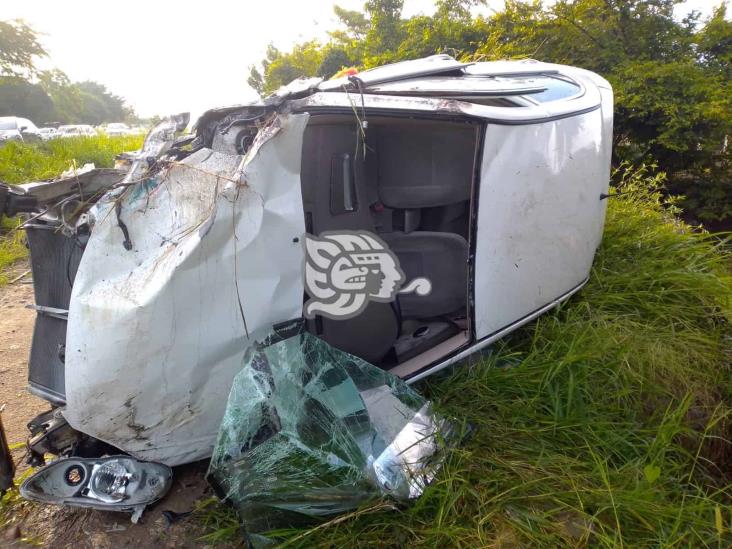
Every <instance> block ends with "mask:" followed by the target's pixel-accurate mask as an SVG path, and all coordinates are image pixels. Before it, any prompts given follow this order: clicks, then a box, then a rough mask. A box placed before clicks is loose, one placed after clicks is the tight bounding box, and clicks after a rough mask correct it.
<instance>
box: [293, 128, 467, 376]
mask: <svg viewBox="0 0 732 549" xmlns="http://www.w3.org/2000/svg"><path fill="white" fill-rule="evenodd" d="M361 128H362V126H361V125H360V123H359V122H358V121H355V120H354V116H353V115H350V116H348V115H344V116H337V115H314V116H312V117H311V119H310V122H309V124H308V127H307V128H306V131H305V135H304V141H303V151H302V165H301V183H302V193H303V204H304V209H305V223H306V230H307V232H308V233H310V234H313V235H316V236H317V235H320V234H321V233H323V232H324V231H343V230H348V231H355V230H365V231H369V232H372V233H374V234H376V235H377V236H379V237H380V238H381V239H382V240H383V241H384V242H385V243H386V244H387V245H388V246H389V248H390V249H391V250H392V252H394V254H395V255H396V256H397V258H398V259H399V263H400V266H401V269H402V270H403V271H404V274H405V275H406V280H405V281H404V284H408V283H409V281H410V280H413V279H414V278H416V277H424V278H427V279H429V280H430V282H431V284H432V290H431V292H430V293H429V294H428V295H426V296H420V295H417V294H415V293H405V294H398V295H397V298H396V299H395V300H394V301H393V302H391V303H381V302H374V301H371V302H369V304H368V305H367V307H366V309H365V310H364V311H363V312H362V313H361V314H359V315H357V316H355V317H354V318H350V319H347V320H342V319H341V320H333V319H329V318H326V317H316V318H315V319H314V320H311V321H309V323H308V329H309V331H311V332H312V333H314V334H315V335H317V336H319V337H320V338H322V339H324V340H325V341H327V342H328V343H330V344H331V345H333V346H335V347H337V348H339V349H342V350H344V351H346V352H348V353H351V354H353V355H356V356H358V357H361V358H363V359H364V360H367V361H368V362H371V363H372V364H376V365H379V366H380V367H382V368H384V369H389V370H391V371H393V372H394V373H396V374H397V375H402V376H404V375H409V374H410V373H412V372H416V371H417V370H419V369H421V368H423V367H424V366H427V365H428V364H431V363H433V362H435V361H436V360H438V359H439V358H441V357H443V356H445V355H448V354H450V353H452V352H453V351H455V350H456V349H458V348H460V347H462V346H464V345H465V344H466V343H467V342H468V341H469V333H470V326H469V318H470V314H469V310H468V308H469V300H468V272H469V269H468V256H469V234H470V224H471V211H472V208H471V197H472V195H473V182H474V178H475V176H474V174H475V172H476V169H475V167H476V154H477V144H478V135H479V131H480V126H479V125H478V124H475V123H472V122H468V121H465V122H463V121H443V120H434V119H414V118H397V117H373V116H369V117H368V124H367V127H366V128H365V129H364V130H363V131H362V130H361Z"/></svg>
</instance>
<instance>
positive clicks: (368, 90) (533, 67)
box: [202, 55, 611, 124]
mask: <svg viewBox="0 0 732 549" xmlns="http://www.w3.org/2000/svg"><path fill="white" fill-rule="evenodd" d="M600 88H606V89H607V90H611V87H610V85H609V84H608V82H607V81H606V80H605V79H604V78H602V77H600V76H599V75H597V74H594V73H592V72H590V71H586V70H584V69H580V68H577V67H571V66H567V65H557V64H552V63H543V62H540V61H536V60H533V59H524V60H518V61H481V62H471V63H463V62H459V61H456V60H455V59H453V58H452V57H450V56H449V55H434V56H431V57H426V58H422V59H415V60H411V61H403V62H399V63H393V64H391V65H385V66H382V67H376V68H374V69H369V70H366V71H363V72H359V73H356V74H352V75H348V76H344V77H342V78H338V79H333V80H327V81H325V80H324V79H323V78H314V77H311V78H299V79H297V80H294V81H293V82H291V83H289V84H288V85H286V86H283V87H282V88H280V89H278V90H277V91H276V92H274V93H273V94H272V95H270V96H268V97H266V98H265V99H264V100H262V101H258V102H254V103H251V104H249V105H239V106H236V107H226V108H221V109H212V110H210V111H207V112H206V113H204V115H203V116H202V119H203V117H208V116H211V115H214V116H216V115H221V114H225V113H228V112H231V111H233V110H236V109H241V108H243V107H267V106H269V107H272V106H274V107H278V108H286V109H289V110H292V111H295V112H304V111H308V112H310V111H316V110H319V109H320V110H323V109H324V110H332V109H339V110H340V109H348V110H351V111H352V110H353V109H354V108H356V107H360V108H365V109H378V110H407V111H412V112H425V113H427V112H432V113H447V114H450V113H452V114H463V115H467V116H472V117H477V118H483V119H487V120H492V121H495V122H497V123H509V124H510V123H534V122H540V121H543V120H548V119H554V118H556V117H564V116H571V115H573V114H579V113H582V112H586V111H589V110H594V109H597V108H599V107H600V105H601V102H602V97H601V92H600V91H599V89H600ZM517 107H518V108H517Z"/></svg>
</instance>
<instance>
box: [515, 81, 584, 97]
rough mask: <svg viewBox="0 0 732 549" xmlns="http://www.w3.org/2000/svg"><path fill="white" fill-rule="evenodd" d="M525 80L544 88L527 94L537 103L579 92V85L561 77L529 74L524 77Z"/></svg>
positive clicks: (570, 95)
mask: <svg viewBox="0 0 732 549" xmlns="http://www.w3.org/2000/svg"><path fill="white" fill-rule="evenodd" d="M526 80H527V82H526V83H527V84H529V83H532V84H535V85H537V86H542V87H544V88H546V89H545V90H544V91H542V92H538V93H532V94H530V95H528V97H530V98H531V99H533V100H534V101H538V102H539V103H548V102H549V101H557V100H558V99H566V98H567V97H572V96H574V95H577V94H578V93H579V92H580V87H579V86H578V85H577V84H575V83H574V82H570V81H569V80H564V79H563V78H556V77H554V76H530V77H526Z"/></svg>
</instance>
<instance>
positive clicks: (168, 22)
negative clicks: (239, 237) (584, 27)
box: [0, 0, 718, 119]
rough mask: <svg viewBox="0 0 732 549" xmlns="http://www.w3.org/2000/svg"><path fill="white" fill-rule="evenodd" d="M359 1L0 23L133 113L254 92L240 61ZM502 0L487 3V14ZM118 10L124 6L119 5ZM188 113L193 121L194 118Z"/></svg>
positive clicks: (58, 14) (72, 1)
mask: <svg viewBox="0 0 732 549" xmlns="http://www.w3.org/2000/svg"><path fill="white" fill-rule="evenodd" d="M363 3H364V0H337V1H332V0H317V1H309V2H308V1H307V0H300V1H297V0H256V1H251V0H229V1H226V0H205V1H197V2H191V1H185V0H176V1H171V0H124V2H115V3H114V4H110V3H107V2H103V1H94V0H63V1H59V0H0V20H7V19H16V18H20V19H24V20H25V21H26V22H27V23H28V24H30V26H31V27H33V28H34V29H35V30H36V31H38V32H40V33H42V36H41V43H42V44H43V45H44V47H45V48H46V50H47V51H48V53H49V59H47V60H44V61H43V62H42V63H40V64H39V66H40V67H41V68H44V69H45V68H52V67H56V68H59V69H61V70H62V71H64V72H65V73H66V74H67V75H68V76H69V78H71V80H74V81H82V80H95V81H97V82H100V83H102V84H104V85H105V86H107V88H108V89H109V90H110V91H112V92H113V93H115V94H117V95H119V96H122V97H124V98H125V100H126V101H127V103H128V104H129V105H131V106H132V107H133V108H134V109H135V110H136V112H137V113H138V114H139V115H140V116H143V117H148V116H152V115H166V114H172V113H177V112H183V111H190V112H191V113H192V114H193V116H194V117H195V116H197V115H199V114H201V113H202V112H203V111H205V110H206V109H208V108H212V107H217V106H222V105H230V104H237V103H242V102H246V101H249V100H252V99H255V98H256V93H255V92H254V91H253V90H252V89H251V88H250V87H249V86H248V85H247V83H246V80H247V77H248V74H249V66H250V65H252V64H256V63H258V62H259V61H260V60H261V59H262V57H263V56H264V52H265V50H266V47H267V45H268V44H269V43H272V44H274V45H275V46H276V47H278V48H280V49H282V50H287V49H289V48H290V47H292V46H293V45H294V44H296V43H298V42H301V41H304V40H310V39H312V38H320V39H321V40H322V39H326V38H327V32H328V31H329V30H333V29H334V28H336V27H337V19H336V18H335V16H334V15H333V5H334V4H338V5H340V6H343V7H345V8H348V9H360V8H361V7H362V6H363ZM433 4H434V2H433V1H432V0H405V3H404V12H403V15H404V16H405V17H409V16H411V15H414V14H417V13H426V14H431V13H432V12H433ZM717 4H718V1H717V0H688V1H687V2H685V3H684V5H683V6H682V7H681V8H680V10H679V13H683V12H686V11H688V10H690V9H697V10H700V11H702V12H703V13H704V14H706V15H708V14H710V13H711V9H712V7H713V6H714V5H717ZM502 5H503V2H502V0H488V5H487V6H486V7H483V8H481V11H482V12H484V13H490V12H491V11H492V9H493V7H500V6H502ZM123 6H124V8H123ZM194 119H195V118H194Z"/></svg>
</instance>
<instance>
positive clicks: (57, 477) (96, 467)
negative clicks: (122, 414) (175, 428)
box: [20, 456, 173, 522]
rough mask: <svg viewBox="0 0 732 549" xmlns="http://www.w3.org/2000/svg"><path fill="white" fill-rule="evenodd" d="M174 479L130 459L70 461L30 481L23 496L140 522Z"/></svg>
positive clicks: (155, 465) (165, 470)
mask: <svg viewBox="0 0 732 549" xmlns="http://www.w3.org/2000/svg"><path fill="white" fill-rule="evenodd" d="M172 479H173V471H172V470H171V468H170V467H168V466H167V465H162V464H160V463H150V462H144V461H138V460H136V459H134V458H131V457H128V456H114V457H108V458H100V459H85V458H66V459H60V460H58V461H55V462H53V463H51V464H49V465H48V466H46V467H44V468H43V469H41V470H40V471H38V472H37V473H35V474H34V475H32V476H31V477H29V478H28V479H27V480H26V481H25V482H23V484H22V485H21V486H20V495H21V496H23V497H24V498H25V499H30V500H34V501H40V502H42V503H55V504H58V505H74V506H77V507H92V508H95V509H103V510H106V511H122V512H127V513H132V522H137V521H138V519H139V518H140V516H141V515H142V511H143V510H144V509H145V507H146V506H147V505H150V504H151V503H154V502H155V501H157V500H159V499H160V498H162V497H163V496H164V495H165V494H166V493H167V492H168V490H169V489H170V485H171V482H172Z"/></svg>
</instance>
